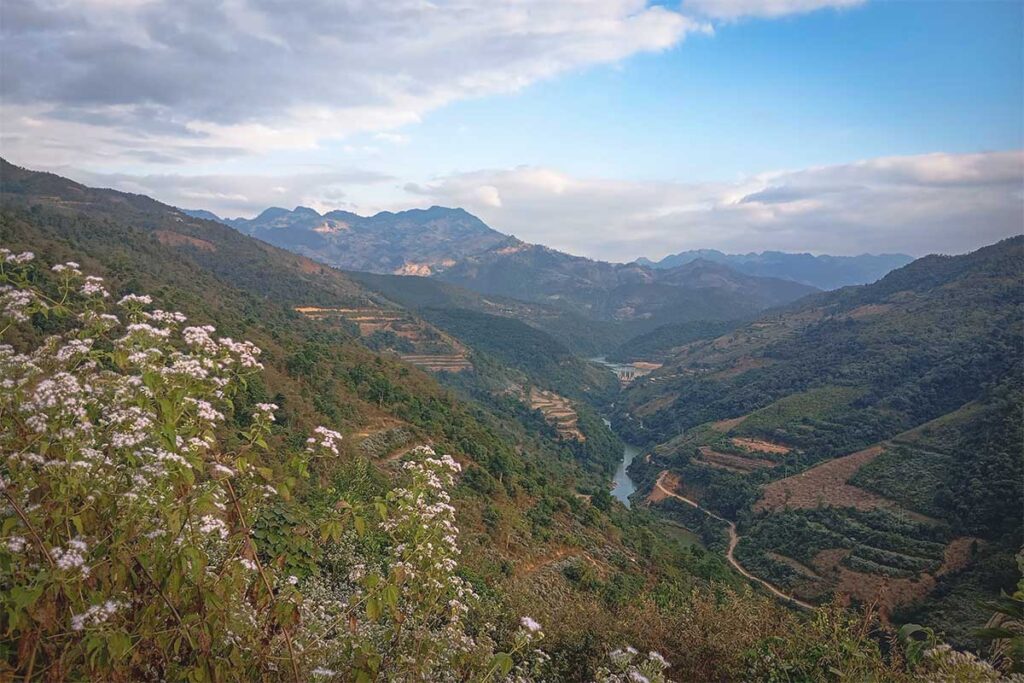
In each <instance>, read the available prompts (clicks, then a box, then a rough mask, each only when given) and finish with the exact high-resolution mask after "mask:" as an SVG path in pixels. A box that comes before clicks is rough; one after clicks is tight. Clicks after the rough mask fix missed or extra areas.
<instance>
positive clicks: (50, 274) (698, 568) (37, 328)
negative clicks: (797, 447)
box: [0, 164, 992, 681]
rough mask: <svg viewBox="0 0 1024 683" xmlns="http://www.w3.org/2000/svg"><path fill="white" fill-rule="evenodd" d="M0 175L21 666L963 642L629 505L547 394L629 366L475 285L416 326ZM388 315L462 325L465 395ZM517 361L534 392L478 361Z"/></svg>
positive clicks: (326, 674) (643, 667)
mask: <svg viewBox="0 0 1024 683" xmlns="http://www.w3.org/2000/svg"><path fill="white" fill-rule="evenodd" d="M0 172H2V178H0V242H2V243H3V245H4V247H3V249H4V250H3V251H2V252H0V286H2V287H3V289H2V290H0V297H2V302H3V306H2V307H0V314H2V316H3V320H2V321H0V330H2V334H3V345H2V346H0V364H2V367H3V377H4V381H5V382H6V383H7V384H6V385H5V386H6V387H7V388H8V389H9V391H7V392H5V393H4V395H3V398H2V399H0V427H2V430H0V444H2V447H3V450H4V451H5V453H11V454H15V455H12V456H11V457H8V458H5V461H4V463H3V465H2V468H3V477H4V488H3V495H4V497H5V499H6V501H7V504H6V505H5V508H4V512H3V516H2V521H0V533H2V535H3V543H2V544H0V607H2V610H3V613H4V615H5V619H4V622H3V627H2V628H3V639H2V641H0V653H2V657H3V663H2V665H0V673H2V675H9V676H10V677H13V678H15V679H17V678H24V679H29V680H195V681H217V680H224V681H226V680H290V681H305V680H321V679H322V680H360V681H369V680H424V679H425V680H453V681H454V680H527V681H529V680H536V681H540V680H570V681H571V680H576V681H590V680H607V681H618V680H637V678H636V677H637V676H643V677H645V678H647V679H649V680H655V681H656V680H663V679H664V677H665V676H666V675H668V676H671V677H674V678H675V679H676V680H736V679H761V678H770V677H772V676H775V675H776V674H777V672H780V671H785V672H788V673H787V674H786V675H791V676H793V677H795V678H797V679H805V680H806V679H810V680H822V679H836V680H838V679H843V678H854V679H862V678H868V679H882V680H897V681H899V680H908V681H909V680H928V679H929V678H928V677H929V676H931V675H932V674H933V673H935V672H936V671H938V670H940V668H941V667H945V666H947V665H950V666H951V665H952V664H950V662H951V661H953V660H948V658H947V655H946V654H945V652H946V651H945V650H942V649H941V648H936V645H937V644H938V641H936V640H935V639H934V638H933V637H932V636H928V637H927V640H926V641H925V646H926V647H928V648H930V650H934V652H936V653H937V654H936V655H934V656H932V657H930V658H922V657H921V656H920V651H919V650H914V649H913V648H912V647H910V646H908V645H905V644H903V643H902V641H899V640H898V639H895V635H894V634H892V633H891V632H889V631H886V630H885V629H886V626H885V624H884V623H882V622H879V621H878V620H877V615H876V614H875V613H873V612H870V611H869V612H856V611H848V610H847V609H845V608H844V607H843V606H841V605H838V604H837V605H831V606H827V607H825V608H823V609H822V610H821V611H820V612H819V613H818V614H817V615H815V617H814V618H812V619H805V618H803V617H801V616H799V615H797V614H794V613H793V612H791V611H790V610H789V609H788V608H786V607H784V606H782V605H779V604H777V603H775V602H774V601H773V600H772V599H771V598H765V597H760V596H757V595H755V594H754V593H753V592H751V591H750V590H749V589H748V588H746V587H745V581H744V580H743V579H742V578H741V577H740V576H739V575H737V574H735V573H733V572H732V571H730V570H729V569H728V567H727V565H726V563H725V561H724V560H723V559H722V558H721V557H720V556H719V555H718V554H717V553H716V552H715V551H714V550H713V549H714V547H715V546H714V544H711V545H710V547H711V549H706V548H704V547H703V546H702V545H700V544H699V543H696V542H695V541H694V539H693V538H692V536H690V535H689V534H687V533H685V532H682V531H681V530H680V529H679V528H678V527H674V526H673V525H671V524H669V523H667V522H666V521H664V520H662V519H659V518H658V517H657V516H655V515H653V514H652V513H651V512H650V511H648V510H646V509H644V508H642V507H641V508H634V509H633V510H626V509H625V508H623V507H622V506H621V505H619V504H618V503H616V502H615V501H613V500H612V499H611V496H610V495H609V494H608V489H607V484H608V476H607V472H608V470H607V463H605V462H602V461H600V457H601V456H600V453H602V452H605V453H606V452H607V448H608V447H613V448H617V446H618V445H617V442H609V443H604V444H601V443H591V442H593V441H599V440H598V439H587V440H585V441H577V443H575V444H574V443H572V439H568V438H567V437H566V433H565V431H564V430H563V429H562V427H559V426H558V425H560V424H562V423H558V424H556V425H552V424H550V423H548V422H546V420H548V418H549V417H550V415H548V414H545V413H544V410H543V409H541V408H538V410H528V409H527V408H528V406H530V405H538V406H547V407H549V408H550V406H552V405H554V406H556V409H557V406H558V405H559V404H558V401H557V400H555V399H552V398H551V394H552V389H553V388H555V387H557V388H559V390H560V391H563V392H564V393H565V394H566V397H567V398H571V399H573V400H578V401H580V406H582V409H581V411H580V413H579V415H578V422H577V423H576V427H577V428H578V429H581V430H582V432H583V433H584V434H585V433H587V432H588V427H587V424H586V422H587V420H591V421H596V420H597V418H596V415H595V414H593V413H592V412H588V411H589V409H588V408H587V407H586V406H587V401H588V400H589V399H588V397H590V396H597V395H600V394H601V393H602V392H614V384H608V380H607V374H606V373H603V372H600V371H598V370H597V369H596V368H593V367H591V366H588V365H585V364H580V361H579V360H578V359H576V358H574V357H573V356H572V354H570V353H569V352H568V351H567V350H566V348H565V347H564V346H562V345H561V344H559V343H558V342H557V341H555V340H553V339H552V338H551V337H549V336H547V335H545V334H544V333H542V332H538V331H537V330H535V329H534V328H532V327H529V326H526V325H523V324H520V323H517V322H515V321H512V320H510V319H509V318H507V317H492V316H490V315H489V314H486V313H481V312H479V311H473V310H468V309H455V308H450V309H449V308H442V309H430V308H423V309H422V315H423V316H424V317H426V318H427V320H426V321H424V320H422V318H421V317H420V314H421V312H419V311H415V312H414V311H409V310H407V309H404V308H402V307H400V306H398V305H397V304H396V303H394V302H393V301H392V300H391V299H390V298H388V297H387V296H385V295H383V294H381V293H379V292H374V291H372V290H370V289H367V288H366V287H365V286H364V285H363V284H361V283H359V282H357V281H355V280H353V279H351V278H350V277H348V276H346V275H345V274H343V273H341V272H339V271H336V270H333V269H331V268H329V267H326V266H323V265H320V264H316V263H314V262H312V261H309V260H307V259H305V258H303V257H299V256H296V255H293V254H290V253H288V252H285V251H282V250H280V249H277V248H275V247H272V246H270V245H267V244H265V243H262V242H259V241H257V240H254V239H252V238H249V237H246V236H243V235H241V234H239V233H237V232H235V231H233V230H231V229H230V228H227V227H226V226H223V225H221V224H218V223H215V222H211V221H205V220H202V219H196V218H192V217H190V216H187V215H184V214H182V213H180V212H178V211H176V210H174V209H172V208H170V207H167V206H164V205H161V204H159V203H158V202H155V201H153V200H151V199H148V198H145V197H140V196H133V195H126V194H122V193H117V192H112V191H104V190H93V189H90V188H86V187H83V186H81V185H77V184H75V183H72V182H70V181H66V180H64V179H62V178H59V177H57V176H52V175H48V174H38V173H32V172H29V171H24V170H22V169H18V168H15V167H13V166H10V165H9V164H4V165H3V166H2V167H0ZM351 311H358V312H359V313H358V315H355V314H351V313H350V312H351ZM339 312H344V313H345V314H344V315H341V313H339ZM334 313H338V315H334ZM346 315H350V318H346V317H345V316H346ZM384 318H387V319H388V320H390V319H392V318H401V321H400V322H402V324H403V325H404V324H406V323H407V322H408V323H409V324H415V325H416V326H418V327H416V329H415V330H413V332H415V334H420V333H424V334H425V332H424V330H426V331H428V332H429V331H430V330H436V331H437V334H438V335H441V340H442V341H444V343H451V344H455V343H457V344H463V343H465V344H466V345H467V348H468V349H469V351H467V353H468V354H469V359H470V362H471V363H473V364H476V363H479V367H480V369H481V371H480V372H476V371H474V372H472V373H466V372H456V373H452V375H451V377H448V378H447V379H446V381H451V386H454V387H456V388H457V389H458V390H459V392H461V393H456V392H453V391H451V390H450V389H447V388H444V387H443V386H441V385H440V384H438V382H437V381H436V379H435V378H434V377H432V376H431V375H430V374H428V373H426V372H423V371H421V370H419V369H417V367H416V366H415V365H414V364H413V362H414V361H409V362H406V361H404V360H402V357H401V356H400V355H398V354H394V353H391V352H387V353H383V352H378V351H376V350H374V349H373V348H370V347H372V346H374V345H376V344H377V343H379V342H381V336H380V335H378V336H374V334H366V331H365V330H364V329H363V327H364V326H367V325H369V326H370V327H374V326H377V325H380V324H382V323H381V322H380V321H381V320H383V319H384ZM371 319H372V320H371ZM421 325H422V326H427V327H419V326H421ZM399 331H400V332H405V331H406V328H404V327H402V328H400V329H399ZM495 331H497V332H500V334H493V332H495ZM384 336H385V337H386V335H384ZM414 336H415V335H414ZM428 336H429V335H428ZM415 339H416V343H421V342H422V340H421V339H420V338H419V337H415ZM449 339H450V340H451V341H448V340H449ZM461 340H465V341H464V342H463V341H461ZM477 349H479V350H477ZM413 355H414V356H416V355H417V354H413ZM419 355H422V354H419ZM471 377H477V379H471ZM506 381H512V382H518V383H520V388H519V390H520V391H525V390H526V389H527V388H529V389H530V391H529V392H528V393H527V394H526V395H525V396H518V395H515V389H513V392H512V393H510V394H508V395H507V396H506V397H505V398H504V399H502V397H501V396H500V393H495V392H494V391H491V389H493V388H496V387H495V386H489V384H488V383H489V382H494V383H495V384H497V383H499V382H506ZM526 385H529V387H527V386H526ZM509 388H511V387H509ZM533 390H537V393H534V391H533ZM523 398H525V399H526V400H525V401H524V400H522V399H523ZM503 400H505V401H506V403H505V404H502V401H503ZM515 405H518V406H521V407H519V408H516V407H515ZM517 411H518V412H517ZM556 422H557V421H556ZM562 426H563V427H564V424H563V425H562ZM560 430H561V431H560ZM570 433H571V432H570ZM588 449H590V450H588ZM593 449H596V450H593ZM594 458H596V460H595V459H594ZM979 476H980V475H979ZM876 479H877V482H876V483H875V484H873V485H874V486H876V487H878V488H879V490H882V489H884V488H885V487H886V485H887V484H886V478H885V477H884V476H880V477H876ZM890 636H892V637H893V638H894V640H893V645H892V646H891V647H887V648H883V647H881V645H880V643H881V642H883V641H886V642H888V641H887V639H888V638H889V637H890ZM808 643H811V644H812V646H811V647H808ZM631 645H632V646H636V647H637V648H640V651H641V652H643V653H647V652H649V651H650V652H651V653H652V654H649V655H648V654H639V653H636V652H634V651H632V650H630V649H625V648H627V647H628V646H631ZM723 646H724V647H723ZM925 646H923V647H925ZM658 652H660V653H661V654H657V653H658ZM915 652H916V653H917V654H915ZM663 656H664V657H663ZM949 656H950V657H952V656H953V655H949ZM957 656H959V655H957ZM972 666H975V668H977V669H978V670H982V669H984V667H987V666H988V665H984V664H972ZM984 670H986V671H992V670H991V668H988V669H984Z"/></svg>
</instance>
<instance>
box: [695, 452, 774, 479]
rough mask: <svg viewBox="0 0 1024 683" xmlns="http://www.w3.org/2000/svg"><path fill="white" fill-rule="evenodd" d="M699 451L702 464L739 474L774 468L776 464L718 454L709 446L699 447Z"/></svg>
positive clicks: (740, 456)
mask: <svg viewBox="0 0 1024 683" xmlns="http://www.w3.org/2000/svg"><path fill="white" fill-rule="evenodd" d="M699 450H700V455H701V458H703V460H704V462H705V463H707V464H708V465H711V466H712V467H720V468H722V469H727V470H731V471H733V472H739V473H740V474H749V473H750V472H753V471H755V470H759V469H763V468H766V467H775V465H776V463H774V462H772V461H771V460H764V459H761V458H750V457H746V456H743V455H735V454H733V453H719V452H718V451H714V450H712V449H711V448H710V447H709V446H701V447H700V449H699Z"/></svg>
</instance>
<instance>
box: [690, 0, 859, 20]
mask: <svg viewBox="0 0 1024 683" xmlns="http://www.w3.org/2000/svg"><path fill="white" fill-rule="evenodd" d="M866 1H867V0H685V1H684V3H683V8H684V9H686V10H688V11H691V12H694V13H695V14H697V15H700V16H703V17H708V18H712V19H720V20H726V21H732V20H736V19H741V18H743V17H759V18H771V19H774V18H777V17H782V16H786V15H789V14H805V13H807V12H814V11H817V10H820V9H825V8H829V7H830V8H834V9H844V8H848V7H855V6H857V5H862V4H864V3H865V2H866Z"/></svg>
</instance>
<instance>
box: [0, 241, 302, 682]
mask: <svg viewBox="0 0 1024 683" xmlns="http://www.w3.org/2000/svg"><path fill="white" fill-rule="evenodd" d="M33 268H35V262H34V260H33V255H32V254H31V253H30V252H23V253H20V254H13V253H11V252H10V251H9V250H0V334H3V335H4V338H3V342H7V341H8V340H7V334H8V331H9V330H12V329H17V330H19V331H18V334H17V335H12V339H16V340H17V342H14V341H12V342H10V343H0V388H2V391H0V453H3V462H2V463H0V467H2V471H3V480H2V488H0V492H2V494H3V496H4V498H5V505H4V506H3V507H2V508H0V528H2V529H3V533H2V536H0V556H2V557H0V586H4V587H11V586H24V587H31V592H29V593H24V594H19V593H14V594H12V593H11V592H10V591H9V590H0V610H2V611H3V612H4V613H5V615H7V625H8V628H9V629H11V630H10V631H9V632H8V634H7V635H8V636H13V637H14V638H15V640H17V639H18V638H22V637H24V638H25V640H24V641H23V642H38V643H39V646H38V647H39V652H37V655H36V656H37V659H39V660H40V661H41V660H42V658H47V657H49V658H51V661H57V660H58V659H59V660H60V661H61V669H62V670H63V671H64V673H65V675H68V676H70V677H72V678H75V677H78V676H81V677H94V676H96V675H98V674H97V670H96V669H94V668H93V667H94V666H96V665H97V662H101V661H102V662H106V663H107V664H105V666H111V667H113V666H117V664H115V663H116V662H121V661H123V662H126V664H124V665H125V666H128V665H129V664H127V662H129V661H130V660H122V658H121V653H120V652H119V651H118V650H116V649H115V650H110V651H103V652H100V651H97V650H96V647H97V645H96V642H94V641H90V640H88V639H81V638H77V637H75V636H73V635H72V634H75V633H76V632H79V631H86V632H95V633H97V634H99V633H105V634H108V635H109V634H113V633H115V630H116V632H117V633H126V634H128V635H129V639H128V640H127V641H124V640H119V638H120V636H111V638H113V639H112V640H108V639H104V640H101V641H97V642H100V643H103V642H111V643H115V644H116V643H122V642H128V643H134V644H135V645H134V646H135V647H137V648H140V651H146V650H147V649H148V651H150V652H154V651H157V650H158V651H160V652H161V653H162V654H161V656H160V657H159V658H156V659H158V660H159V661H161V662H162V664H161V667H164V668H163V669H162V673H160V675H156V676H152V677H155V678H163V679H167V680H185V679H191V678H196V677H202V676H208V675H210V674H209V672H208V671H207V670H206V666H207V665H206V663H205V661H206V656H207V655H208V656H209V657H212V658H218V659H221V658H222V659H224V661H227V660H228V658H229V657H243V658H246V661H248V662H249V663H250V664H249V666H250V667H254V668H250V669H249V672H250V673H251V674H253V675H254V676H255V677H256V678H262V677H263V675H262V674H261V672H267V671H270V670H271V669H273V668H276V667H278V662H279V661H281V658H282V656H283V655H282V653H284V652H286V651H287V648H286V642H285V641H286V640H287V637H288V636H289V635H290V634H289V633H288V632H287V631H286V629H285V628H284V627H283V626H281V625H280V623H278V621H277V619H276V617H275V616H274V614H275V612H274V610H273V609H272V608H273V607H274V605H275V604H276V603H277V601H278V600H279V599H280V598H279V596H277V595H276V594H273V593H269V594H268V593H267V591H266V590H265V589H264V591H263V592H262V593H261V592H260V591H259V590H258V589H257V588H256V586H258V585H259V584H256V583H255V579H254V575H255V574H257V572H255V571H254V570H255V569H256V568H257V564H256V560H255V558H256V557H257V556H258V554H257V552H256V550H255V544H253V543H252V542H251V541H249V538H250V537H249V533H248V528H247V527H246V520H245V518H244V517H242V516H240V514H239V513H238V511H244V512H245V513H247V514H249V515H252V514H255V513H256V512H257V511H258V510H259V507H260V506H261V505H263V504H266V501H268V499H270V498H271V497H272V496H273V494H272V492H274V491H275V490H276V489H275V488H274V486H272V485H271V484H270V483H269V482H268V481H267V480H266V475H265V474H261V475H259V476H257V475H256V473H254V471H253V470H254V468H253V467H252V466H251V465H247V464H246V463H247V462H248V461H247V460H246V459H245V458H244V457H238V455H237V454H226V453H223V452H222V451H221V449H219V448H217V447H216V445H217V443H218V438H217V434H218V432H219V431H221V430H224V429H225V427H226V422H227V420H226V417H225V415H226V414H227V408H228V407H229V406H230V403H229V401H230V399H231V396H232V393H233V392H234V391H235V389H236V387H237V386H238V385H239V383H240V382H239V380H240V379H241V378H242V377H244V376H245V375H247V374H251V373H252V372H254V371H256V370H257V369H258V368H259V367H260V366H259V363H258V361H257V360H256V359H257V357H258V356H259V349H258V348H256V347H255V346H254V345H252V344H251V343H249V342H238V341H234V340H232V339H229V338H217V337H216V336H215V330H214V329H213V328H212V327H199V328H186V329H185V330H181V331H179V327H180V326H181V325H182V324H184V323H185V322H186V318H185V316H184V315H182V314H180V313H177V312H173V311H165V310H159V309H157V310H153V311H149V310H147V309H148V307H149V306H150V305H151V304H152V299H151V298H150V297H148V296H144V295H139V294H129V295H127V296H124V297H122V298H121V299H120V300H118V301H117V303H116V304H111V303H110V301H109V300H110V298H111V297H110V292H109V291H108V289H107V286H106V285H105V284H104V281H103V280H102V279H101V278H99V277H96V276H91V275H90V276H84V275H83V273H82V270H81V266H80V265H79V264H78V263H75V262H70V261H69V262H66V263H61V264H58V265H56V266H54V267H52V268H49V269H36V270H33ZM35 314H39V315H40V316H46V317H47V318H49V319H50V320H49V321H48V322H47V324H46V325H42V326H34V325H32V322H33V316H34V315H35ZM41 329H46V330H49V331H51V334H50V336H43V334H42V333H41V332H40V330H41ZM15 343H17V344H20V348H19V347H16V346H15ZM260 410H261V411H264V408H262V407H261V409H260ZM264 412H265V411H264ZM272 419H273V416H272V412H271V413H270V416H269V417H267V418H266V419H265V420H264V422H263V423H261V424H260V425H257V426H256V427H254V428H253V429H252V434H251V436H252V438H251V439H250V442H260V443H263V436H264V435H265V434H266V433H268V432H269V424H270V422H271V421H272ZM236 462H237V463H239V464H236ZM267 571H268V573H270V574H271V575H272V574H273V571H272V570H269V569H268V570H267ZM185 576H187V579H186V580H182V579H183V578H184V577H185ZM26 590H28V589H26ZM206 596H210V598H209V599H210V602H209V610H208V613H207V620H206V623H205V624H204V629H206V630H205V631H204V633H209V634H211V635H214V636H217V637H216V641H217V645H216V646H215V647H214V648H213V649H212V650H209V651H208V652H207V655H204V654H203V652H202V651H201V650H200V649H199V647H198V646H196V647H195V648H186V649H181V648H179V647H177V646H172V645H171V643H172V642H174V641H175V639H177V640H178V642H184V643H192V644H196V643H198V638H199V636H200V634H199V632H198V629H197V628H196V627H195V626H194V625H189V624H188V623H187V622H183V621H179V619H178V618H177V617H175V616H174V615H175V614H178V615H179V616H180V615H181V614H182V613H187V611H188V610H191V609H193V608H194V606H195V605H196V604H197V600H207V597H206ZM136 605H138V606H140V608H139V609H133V608H132V606H136ZM143 605H144V606H146V607H145V608H144V609H143V608H141V606H143ZM214 605H217V607H216V608H215V607H214ZM115 617H116V619H115ZM115 622H116V623H115ZM90 643H91V644H90ZM110 647H118V646H117V645H111V646H110ZM87 648H88V649H87ZM218 648H219V649H218ZM233 653H234V654H233ZM98 657H99V659H97V658H98ZM154 661H156V660H154ZM196 667H198V669H196ZM193 670H201V671H202V672H203V673H202V675H200V674H198V673H195V674H193ZM87 672H89V673H87ZM103 677H104V678H107V679H110V680H136V679H139V678H140V677H141V678H148V677H151V676H148V675H146V676H143V675H141V674H140V673H139V672H138V671H134V672H132V671H128V670H122V671H120V672H119V673H115V672H114V670H113V669H111V670H109V671H107V675H104V676H103ZM216 677H217V678H224V676H223V675H221V674H218V675H217V676H216Z"/></svg>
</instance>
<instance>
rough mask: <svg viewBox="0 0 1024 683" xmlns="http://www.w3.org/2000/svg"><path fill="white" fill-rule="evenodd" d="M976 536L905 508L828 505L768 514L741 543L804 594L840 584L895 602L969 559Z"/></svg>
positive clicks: (756, 562) (909, 598) (753, 560)
mask: <svg viewBox="0 0 1024 683" xmlns="http://www.w3.org/2000/svg"><path fill="white" fill-rule="evenodd" d="M975 543H976V541H975V539H972V538H966V537H959V538H952V537H950V535H949V532H948V530H947V529H945V528H944V527H937V526H934V525H931V524H927V523H924V522H919V521H915V520H912V519H909V518H907V517H906V516H905V515H901V514H899V513H893V512H888V511H882V510H874V511H870V512H862V511H858V510H855V509H851V508H843V509H837V508H828V509H818V510H801V511H786V512H781V513H778V514H775V515H771V516H769V517H767V518H764V519H762V520H760V521H759V522H757V523H756V525H755V526H754V527H753V528H752V530H751V532H750V533H749V534H748V535H746V536H744V537H743V544H742V546H741V549H742V550H743V558H744V562H749V563H750V565H751V566H754V567H758V568H759V569H760V570H761V571H762V572H763V573H764V574H765V575H766V576H767V577H768V578H769V579H771V580H774V581H776V582H778V583H779V584H780V585H783V586H786V587H788V588H789V589H791V590H793V591H794V592H796V593H798V594H799V595H801V596H803V597H805V598H816V597H821V596H824V595H826V594H828V593H830V592H834V593H838V594H844V595H848V596H851V597H853V598H856V599H858V600H860V601H863V602H870V601H874V600H877V601H878V602H879V604H880V605H881V606H882V607H883V608H886V609H891V608H893V607H896V606H898V605H903V604H906V603H909V602H913V601H915V600H919V599H921V598H923V597H925V596H926V595H928V594H929V593H930V592H931V591H932V590H933V589H934V588H935V587H936V585H937V581H936V579H937V577H940V576H942V575H944V574H948V573H951V572H956V571H959V570H961V569H963V568H964V567H966V566H967V565H968V564H969V563H970V560H971V558H972V557H973V550H974V548H975Z"/></svg>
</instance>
